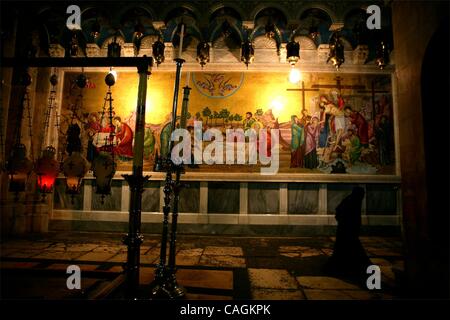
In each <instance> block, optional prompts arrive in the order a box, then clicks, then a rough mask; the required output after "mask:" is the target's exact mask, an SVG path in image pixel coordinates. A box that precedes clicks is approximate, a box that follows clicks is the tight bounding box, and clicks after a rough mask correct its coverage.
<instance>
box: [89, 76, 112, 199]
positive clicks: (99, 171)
mask: <svg viewBox="0 0 450 320" xmlns="http://www.w3.org/2000/svg"><path fill="white" fill-rule="evenodd" d="M105 83H106V85H107V86H108V92H107V93H106V98H105V104H104V105H103V113H102V118H103V117H104V115H105V111H106V110H105V109H106V108H105V107H106V103H107V102H109V127H110V128H112V126H113V123H112V119H113V105H112V101H113V98H112V93H111V86H113V85H114V84H115V83H116V79H115V77H114V74H113V73H112V71H111V72H109V73H108V74H107V75H106V77H105ZM113 143H114V131H110V133H109V137H108V138H105V144H104V146H103V148H102V150H101V151H100V152H99V154H98V155H97V156H96V157H95V158H94V160H93V161H92V170H93V172H94V177H95V185H96V191H95V192H96V193H97V194H101V196H102V200H101V202H102V204H103V201H104V198H105V195H109V194H111V182H112V178H113V177H114V174H115V173H116V164H115V162H114V145H113Z"/></svg>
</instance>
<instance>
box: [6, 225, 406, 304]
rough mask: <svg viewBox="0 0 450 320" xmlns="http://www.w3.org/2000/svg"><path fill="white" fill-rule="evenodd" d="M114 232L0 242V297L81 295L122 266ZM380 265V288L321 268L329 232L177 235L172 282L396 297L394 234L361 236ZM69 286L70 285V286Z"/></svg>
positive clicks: (154, 259)
mask: <svg viewBox="0 0 450 320" xmlns="http://www.w3.org/2000/svg"><path fill="white" fill-rule="evenodd" d="M121 239H122V235H121V234H104V233H61V232H59V233H49V234H47V235H45V236H34V237H28V238H18V239H9V240H7V241H3V242H2V243H1V251H0V256H1V278H2V281H1V282H2V296H3V297H4V298H36V299H61V298H62V299H66V298H69V299H70V298H74V297H78V298H80V297H83V298H86V297H89V292H90V291H93V290H94V288H96V287H98V286H99V283H101V282H105V281H106V282H108V281H112V280H113V279H114V278H115V277H117V276H118V275H120V273H121V272H122V270H123V269H122V265H123V263H124V262H125V260H126V250H127V248H126V246H124V245H123V244H122V243H121ZM361 242H362V243H363V245H364V247H365V248H366V251H367V253H368V255H369V257H370V258H371V260H372V262H373V263H374V264H377V265H379V266H380V268H381V272H382V286H381V290H368V289H367V288H365V287H362V286H361V285H360V284H357V283H354V282H352V281H350V280H348V279H338V278H334V277H330V276H328V275H326V274H324V272H323V270H322V268H323V265H324V263H325V262H326V261H327V259H328V257H329V256H330V254H331V253H332V248H333V243H334V238H333V237H297V238H293V237H277V238H275V237H226V236H220V237H219V236H192V235H189V236H187V235H186V236H183V235H180V236H179V237H178V245H177V255H176V261H177V266H178V271H177V279H178V283H179V284H181V285H183V286H184V287H185V288H186V289H187V298H188V299H193V300H204V299H207V300H214V299H220V300H228V299H254V300H303V299H308V300H309V299H312V300H324V299H325V300H329V299H332V300H352V299H357V300H370V299H396V298H401V293H400V292H401V290H400V289H401V287H400V286H399V283H400V279H401V275H402V273H403V258H402V253H401V252H402V243H401V241H400V239H398V238H386V237H361ZM159 255H160V240H159V236H158V235H145V240H144V243H143V245H142V247H141V269H140V270H141V271H140V284H142V285H143V286H145V285H148V284H150V283H151V282H152V280H153V277H154V272H155V267H156V264H157V263H158V261H159ZM73 264H75V265H78V266H80V268H81V272H82V290H81V292H74V290H68V289H67V288H66V279H67V276H68V275H67V274H66V268H67V266H69V265H73ZM75 291H76V290H75Z"/></svg>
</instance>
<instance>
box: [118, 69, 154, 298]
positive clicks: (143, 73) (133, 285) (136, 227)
mask: <svg viewBox="0 0 450 320" xmlns="http://www.w3.org/2000/svg"><path fill="white" fill-rule="evenodd" d="M148 67H149V66H148V64H146V63H141V64H139V65H138V73H139V90H138V101H137V110H136V127H135V137H134V148H133V174H132V175H124V178H125V179H126V181H127V182H128V184H129V185H130V191H131V192H130V216H129V223H128V230H129V231H128V234H127V236H126V237H125V239H124V243H125V244H126V245H127V246H128V254H127V263H126V270H125V271H126V296H127V298H132V299H135V298H137V295H138V293H137V290H138V288H139V267H140V248H141V243H142V241H143V236H142V234H141V205H142V203H141V202H142V191H143V186H144V182H145V181H146V180H147V179H148V176H146V177H143V176H142V172H143V164H144V162H143V161H144V157H143V152H144V125H145V100H146V97H147V78H148V76H149V71H148Z"/></svg>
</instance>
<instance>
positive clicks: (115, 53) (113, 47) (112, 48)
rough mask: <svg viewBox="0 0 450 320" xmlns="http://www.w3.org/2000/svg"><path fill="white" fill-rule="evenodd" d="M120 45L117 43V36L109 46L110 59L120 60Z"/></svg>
mask: <svg viewBox="0 0 450 320" xmlns="http://www.w3.org/2000/svg"><path fill="white" fill-rule="evenodd" d="M121 48H122V47H121V46H120V44H119V43H118V42H117V35H115V36H114V40H113V42H111V43H110V44H108V58H120V50H121Z"/></svg>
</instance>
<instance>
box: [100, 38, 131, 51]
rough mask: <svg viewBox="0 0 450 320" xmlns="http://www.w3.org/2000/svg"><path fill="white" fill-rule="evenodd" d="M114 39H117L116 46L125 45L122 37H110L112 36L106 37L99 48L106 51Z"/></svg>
mask: <svg viewBox="0 0 450 320" xmlns="http://www.w3.org/2000/svg"><path fill="white" fill-rule="evenodd" d="M114 37H117V39H116V42H117V43H118V44H120V45H121V46H123V45H124V43H125V38H124V37H123V36H122V35H119V36H115V35H112V36H109V37H107V38H106V40H105V41H103V43H102V47H101V48H102V49H108V44H110V43H111V42H113V41H114Z"/></svg>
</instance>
